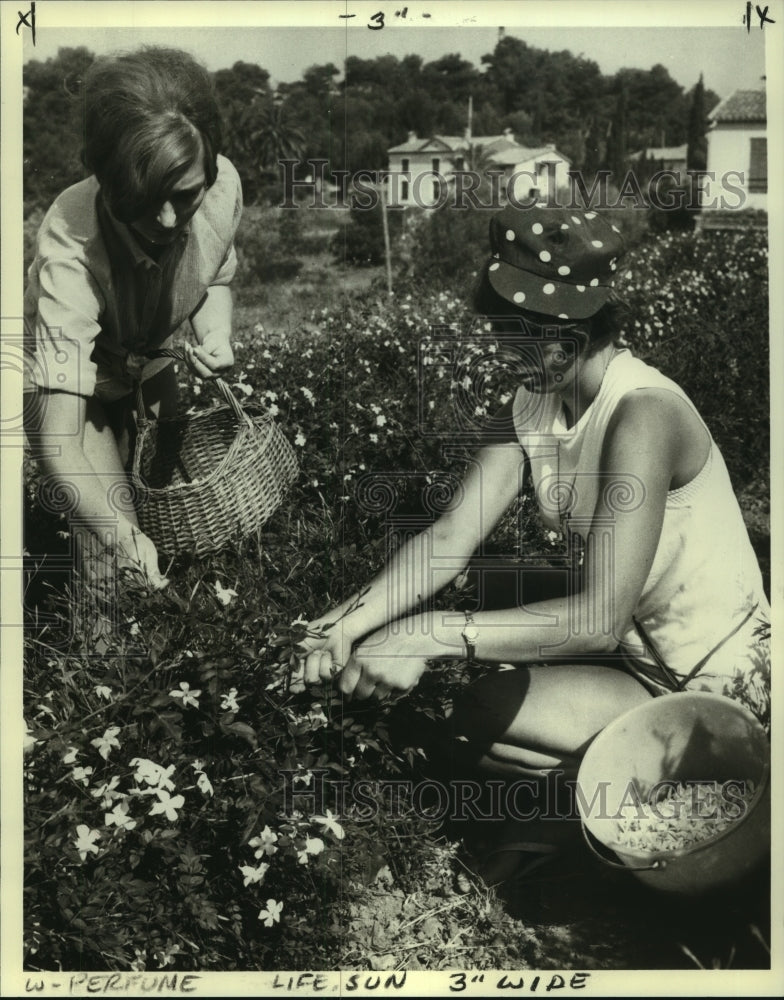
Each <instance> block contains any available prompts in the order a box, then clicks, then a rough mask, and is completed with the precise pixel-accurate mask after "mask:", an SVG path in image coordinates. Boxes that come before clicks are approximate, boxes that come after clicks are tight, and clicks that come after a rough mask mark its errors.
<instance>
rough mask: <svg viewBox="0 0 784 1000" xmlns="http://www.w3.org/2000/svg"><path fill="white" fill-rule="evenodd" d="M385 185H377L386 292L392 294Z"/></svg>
mask: <svg viewBox="0 0 784 1000" xmlns="http://www.w3.org/2000/svg"><path fill="white" fill-rule="evenodd" d="M385 188H386V185H385V183H384V181H382V182H381V183H380V184H379V186H378V193H379V195H380V197H381V226H382V228H383V230H384V260H385V261H386V266H387V294H388V295H390V296H391V295H392V248H391V246H390V243H389V222H388V220H387V197H386V192H385Z"/></svg>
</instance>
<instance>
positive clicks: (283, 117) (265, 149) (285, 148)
mask: <svg viewBox="0 0 784 1000" xmlns="http://www.w3.org/2000/svg"><path fill="white" fill-rule="evenodd" d="M249 139H250V141H251V142H252V143H253V145H254V147H255V148H256V150H257V151H258V155H259V160H260V163H261V166H262V167H263V168H267V169H268V170H275V169H276V168H277V165H278V162H279V161H280V160H295V159H299V157H300V156H301V155H302V152H303V150H304V148H305V141H306V140H305V134H304V132H303V131H302V129H301V128H300V127H299V126H298V125H296V124H295V123H294V122H293V121H292V120H291V118H290V117H289V115H288V112H287V110H286V107H285V105H283V104H282V103H281V102H279V101H275V100H273V101H272V102H268V103H267V104H266V107H264V109H263V110H262V112H261V115H260V116H259V118H258V119H257V123H256V127H255V128H254V129H253V130H252V131H251V133H250V136H249Z"/></svg>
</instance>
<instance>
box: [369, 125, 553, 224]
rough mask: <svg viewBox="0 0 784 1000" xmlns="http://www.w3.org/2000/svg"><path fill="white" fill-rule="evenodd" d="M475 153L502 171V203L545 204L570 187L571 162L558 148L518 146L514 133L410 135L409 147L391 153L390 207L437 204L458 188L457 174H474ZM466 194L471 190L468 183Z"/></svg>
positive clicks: (510, 131)
mask: <svg viewBox="0 0 784 1000" xmlns="http://www.w3.org/2000/svg"><path fill="white" fill-rule="evenodd" d="M472 149H473V150H481V152H482V153H483V154H484V156H483V159H485V160H486V162H487V167H486V168H485V169H487V170H492V171H498V172H502V176H501V177H500V178H499V181H498V185H499V194H500V198H501V200H502V201H504V200H506V198H507V197H508V196H509V194H510V193H513V194H514V196H515V197H516V198H517V199H519V200H520V201H521V202H529V201H530V199H531V197H536V198H537V200H546V199H547V197H548V195H552V196H555V193H556V191H557V190H561V189H563V188H566V187H568V183H569V181H568V171H569V167H570V160H569V159H568V158H567V157H565V156H564V155H563V154H561V153H559V152H558V150H557V149H556V148H555V146H553V145H547V146H540V147H537V148H536V149H530V148H528V147H526V146H521V145H519V143H517V142H516V141H515V139H514V136H513V135H512V130H511V129H506V130H505V131H504V132H503V134H501V135H484V136H473V137H470V136H468V135H465V136H454V135H433V136H430V138H428V139H420V138H418V137H417V135H416V133H414V132H409V134H408V139H407V140H406V141H405V142H403V143H401V144H400V145H399V146H393V147H392V148H391V149H389V150H388V151H387V152H388V155H389V170H390V173H391V174H392V176H391V177H390V179H389V181H388V199H389V203H390V204H391V205H401V206H405V205H418V206H420V207H424V208H428V207H433V206H434V205H437V204H438V203H439V201H440V200H443V199H445V198H446V197H447V196H448V192H449V189H450V188H454V186H455V183H456V181H455V174H456V173H459V172H461V171H465V170H467V169H469V166H468V156H469V153H470V152H471V150H472ZM445 187H446V189H447V190H446V191H445V190H444V188H445ZM457 190H458V191H459V190H460V188H459V187H458V189H457ZM463 190H465V191H467V190H468V184H467V183H465V184H464V185H463ZM467 197H468V196H466V199H467Z"/></svg>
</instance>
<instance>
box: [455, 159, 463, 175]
mask: <svg viewBox="0 0 784 1000" xmlns="http://www.w3.org/2000/svg"><path fill="white" fill-rule="evenodd" d="M455 170H457V172H458V173H460V171H462V170H465V158H464V157H462V156H458V157H457V159H456V160H455Z"/></svg>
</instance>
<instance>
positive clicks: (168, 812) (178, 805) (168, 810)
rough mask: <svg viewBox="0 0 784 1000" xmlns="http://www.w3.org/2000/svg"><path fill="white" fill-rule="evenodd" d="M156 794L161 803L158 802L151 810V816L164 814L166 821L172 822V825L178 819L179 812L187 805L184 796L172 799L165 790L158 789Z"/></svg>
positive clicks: (176, 796)
mask: <svg viewBox="0 0 784 1000" xmlns="http://www.w3.org/2000/svg"><path fill="white" fill-rule="evenodd" d="M155 794H156V795H157V796H158V798H159V800H160V801H159V802H156V803H155V804H154V805H153V807H152V809H150V816H155V815H156V814H158V813H163V814H164V815H165V816H166V819H168V820H171V821H172V823H173V822H174V821H175V820H176V819H177V810H178V809H182V807H183V806H184V805H185V796H184V795H175V796H174V797H172V796H171V795H169V793H168V792H167V791H165V789H163V788H156V789H155Z"/></svg>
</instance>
